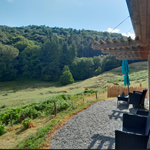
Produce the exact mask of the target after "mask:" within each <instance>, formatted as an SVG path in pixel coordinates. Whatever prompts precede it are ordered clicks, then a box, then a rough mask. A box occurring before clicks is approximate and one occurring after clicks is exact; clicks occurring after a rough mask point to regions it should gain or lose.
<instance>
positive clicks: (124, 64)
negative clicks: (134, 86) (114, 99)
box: [122, 60, 130, 85]
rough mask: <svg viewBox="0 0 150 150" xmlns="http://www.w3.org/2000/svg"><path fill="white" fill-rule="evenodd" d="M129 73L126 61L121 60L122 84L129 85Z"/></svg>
mask: <svg viewBox="0 0 150 150" xmlns="http://www.w3.org/2000/svg"><path fill="white" fill-rule="evenodd" d="M129 73H130V71H129V66H128V61H127V60H123V61H122V74H125V75H124V85H130V80H129V76H128V74H129Z"/></svg>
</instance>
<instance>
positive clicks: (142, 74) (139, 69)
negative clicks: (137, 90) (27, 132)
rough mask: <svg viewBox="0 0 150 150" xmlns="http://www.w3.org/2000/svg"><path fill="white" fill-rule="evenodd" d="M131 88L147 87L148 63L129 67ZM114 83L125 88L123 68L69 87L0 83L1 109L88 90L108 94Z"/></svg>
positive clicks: (31, 81)
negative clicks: (109, 87)
mask: <svg viewBox="0 0 150 150" xmlns="http://www.w3.org/2000/svg"><path fill="white" fill-rule="evenodd" d="M129 69H130V74H129V78H130V83H131V86H139V84H140V83H142V86H143V87H147V85H148V84H147V80H148V71H147V62H145V61H144V62H138V63H133V64H130V65H129ZM114 82H117V83H119V85H120V86H123V83H124V82H123V75H122V73H121V67H118V68H115V69H112V70H111V71H108V72H105V73H103V74H101V75H99V76H95V77H92V78H89V79H87V80H84V81H80V82H75V83H73V84H70V85H67V86H60V85H59V83H51V82H44V81H40V80H23V79H22V80H16V81H10V82H0V108H1V107H4V108H3V110H5V109H8V108H12V107H18V106H22V105H26V104H29V103H32V102H35V101H42V100H45V99H47V98H49V97H52V96H56V95H58V94H62V91H67V93H68V94H71V95H74V94H77V93H81V92H83V91H84V90H85V88H88V89H94V90H98V91H99V93H103V92H106V90H107V89H106V88H107V85H113V83H114Z"/></svg>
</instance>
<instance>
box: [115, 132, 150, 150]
mask: <svg viewBox="0 0 150 150" xmlns="http://www.w3.org/2000/svg"><path fill="white" fill-rule="evenodd" d="M148 138H149V136H143V135H138V134H133V133H128V132H124V131H119V130H115V149H147V142H148Z"/></svg>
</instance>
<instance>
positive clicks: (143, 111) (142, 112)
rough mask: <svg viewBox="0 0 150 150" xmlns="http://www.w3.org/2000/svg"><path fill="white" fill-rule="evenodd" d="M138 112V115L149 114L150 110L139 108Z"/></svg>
mask: <svg viewBox="0 0 150 150" xmlns="http://www.w3.org/2000/svg"><path fill="white" fill-rule="evenodd" d="M136 114H137V115H142V116H148V114H149V111H145V110H137V112H136Z"/></svg>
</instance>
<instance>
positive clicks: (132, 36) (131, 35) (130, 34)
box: [122, 32, 135, 39]
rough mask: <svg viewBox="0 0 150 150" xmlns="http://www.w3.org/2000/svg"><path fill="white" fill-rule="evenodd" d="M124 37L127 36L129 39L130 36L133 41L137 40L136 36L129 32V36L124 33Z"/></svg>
mask: <svg viewBox="0 0 150 150" xmlns="http://www.w3.org/2000/svg"><path fill="white" fill-rule="evenodd" d="M122 35H123V36H127V37H129V36H130V37H131V38H132V39H135V34H134V33H133V34H132V33H130V32H128V33H127V34H126V33H122Z"/></svg>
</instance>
